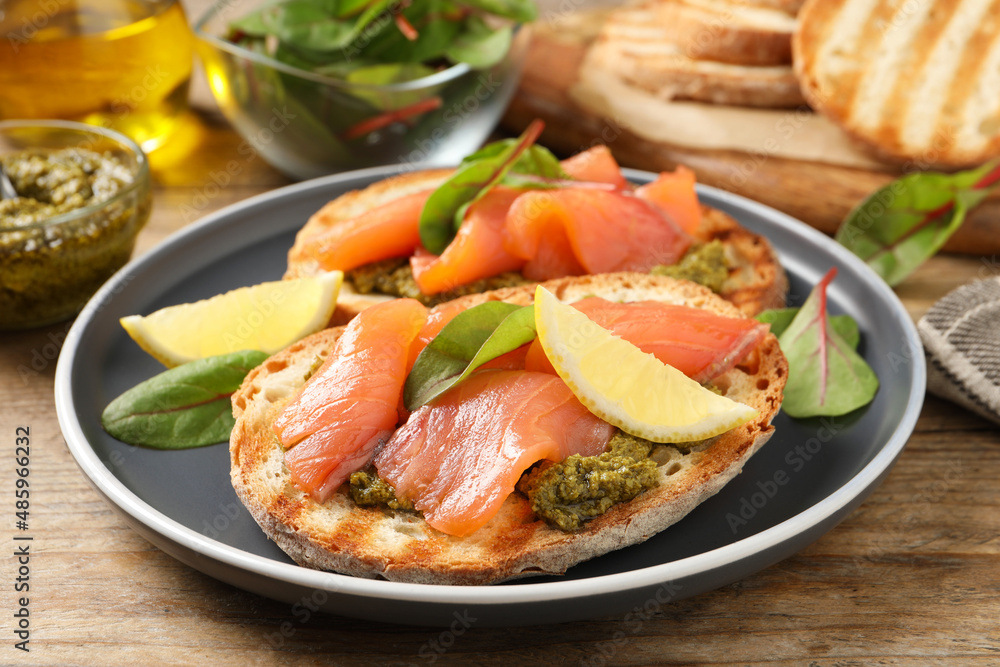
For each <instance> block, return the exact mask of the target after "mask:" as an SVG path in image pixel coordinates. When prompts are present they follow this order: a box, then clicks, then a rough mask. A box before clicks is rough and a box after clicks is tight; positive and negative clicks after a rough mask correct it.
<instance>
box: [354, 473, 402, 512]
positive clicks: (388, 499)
mask: <svg viewBox="0 0 1000 667" xmlns="http://www.w3.org/2000/svg"><path fill="white" fill-rule="evenodd" d="M350 494H351V500H353V501H354V502H355V504H357V505H360V506H361V507H376V506H380V505H381V506H383V507H388V508H389V509H393V510H406V511H411V512H412V511H413V503H412V502H410V501H409V500H407V499H406V498H397V497H396V490H395V489H394V488H392V485H391V484H389V483H388V482H386V481H385V480H384V479H382V478H381V477H379V476H378V475H377V474H376V473H375V472H374V471H372V472H365V471H361V472H356V473H353V474H351V479H350Z"/></svg>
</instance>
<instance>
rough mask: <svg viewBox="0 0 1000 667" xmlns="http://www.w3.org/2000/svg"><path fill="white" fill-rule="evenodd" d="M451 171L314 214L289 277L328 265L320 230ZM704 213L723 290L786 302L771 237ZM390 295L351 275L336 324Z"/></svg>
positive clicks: (399, 182) (755, 302) (382, 185)
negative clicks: (725, 267)
mask: <svg viewBox="0 0 1000 667" xmlns="http://www.w3.org/2000/svg"><path fill="white" fill-rule="evenodd" d="M449 174H451V172H450V171H448V170H434V171H422V172H415V173H409V174H403V175H401V176H396V177H393V178H390V179H387V180H385V181H380V182H378V183H375V184H374V185H371V186H369V187H367V188H365V189H363V190H355V191H353V192H349V193H347V194H345V195H342V196H340V197H338V198H336V199H334V200H333V201H331V202H330V203H329V204H327V205H326V206H324V207H323V208H322V209H320V210H319V211H318V212H317V213H315V214H314V215H313V216H312V217H311V218H309V220H308V221H307V222H306V224H305V226H303V227H302V229H300V230H299V232H298V234H297V235H296V237H295V244H294V245H293V246H292V248H291V250H290V251H289V253H288V270H287V271H286V272H285V278H288V279H291V278H299V277H302V276H309V275H315V274H316V273H319V272H321V271H322V270H323V269H322V267H320V266H319V264H318V263H317V262H316V260H315V259H313V258H312V257H310V255H309V253H308V252H306V251H305V247H306V245H307V244H308V243H309V238H310V237H311V236H313V235H314V234H317V233H320V232H322V231H323V230H324V229H326V228H328V227H330V226H332V225H334V224H336V223H337V222H339V221H341V220H346V219H350V218H353V217H356V216H358V215H360V214H361V213H364V212H365V211H367V210H369V209H371V208H374V207H376V206H380V205H382V204H384V203H386V202H388V201H391V200H392V199H395V198H397V197H402V196H405V195H408V194H413V193H416V192H420V191H422V190H427V189H430V188H434V187H437V186H438V185H440V184H441V183H442V182H444V180H445V179H446V178H447V177H448V176H449ZM702 213H703V215H702V224H701V227H700V228H699V229H698V232H697V234H696V235H695V236H696V238H697V240H699V241H701V242H708V241H711V240H714V239H718V240H720V241H722V242H723V244H724V245H725V247H726V259H727V262H728V263H729V266H730V267H731V268H730V275H729V278H728V279H727V280H726V281H725V283H723V285H722V290H721V291H720V294H721V295H722V296H723V297H724V298H726V299H727V300H729V301H731V302H733V303H735V304H737V305H738V306H739V308H740V309H741V310H742V311H743V312H744V313H746V314H748V315H756V314H757V313H759V312H760V311H762V310H765V309H767V308H780V307H782V306H784V304H785V294H786V293H787V291H788V278H787V277H786V275H785V271H784V269H782V268H781V264H780V263H779V262H778V258H777V255H776V254H775V253H774V250H773V249H772V248H771V245H770V244H769V243H768V242H767V240H766V239H764V238H763V237H761V236H758V235H757V234H753V233H752V232H750V231H749V230H747V229H746V228H744V227H741V226H740V224H739V223H738V222H736V220H734V219H733V218H732V217H730V216H729V215H726V214H725V213H723V212H722V211H719V210H717V209H713V208H710V207H707V206H703V207H702ZM389 298H392V297H389V296H385V295H380V294H359V293H358V292H357V291H355V290H354V289H353V286H352V285H351V283H350V281H349V280H345V281H344V287H343V288H342V289H341V293H340V296H339V298H338V299H337V309H336V311H335V312H334V315H333V318H332V319H331V320H330V324H331V325H336V324H343V323H345V322H347V321H348V320H350V319H351V318H352V317H354V316H355V315H357V314H358V313H359V312H361V311H362V310H363V309H365V308H367V307H368V306H371V305H373V304H375V303H378V302H380V301H384V300H386V299H389Z"/></svg>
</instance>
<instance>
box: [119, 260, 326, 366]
mask: <svg viewBox="0 0 1000 667" xmlns="http://www.w3.org/2000/svg"><path fill="white" fill-rule="evenodd" d="M343 277H344V276H343V273H341V272H340V271H331V272H329V273H324V274H320V275H317V276H309V277H307V278H297V279H295V280H277V281H274V282H267V283H260V284H259V285H252V286H250V287H241V288H239V289H235V290H233V291H231V292H226V293H225V294H219V295H217V296H213V297H212V298H210V299H203V300H201V301H195V302H194V303H183V304H179V305H176V306H168V307H166V308H162V309H160V310H157V311H156V312H154V313H151V314H149V315H145V316H142V315H130V316H128V317H123V318H121V320H120V322H121V325H122V326H123V327H124V328H125V331H127V332H128V335H129V336H131V337H132V339H133V340H135V342H136V343H138V344H139V347H141V348H142V349H143V350H145V351H146V352H148V353H149V354H151V355H152V356H153V357H155V358H156V359H157V360H158V361H160V362H161V363H163V364H164V365H165V366H167V367H173V366H179V365H181V364H183V363H187V362H189V361H194V360H195V359H203V358H205V357H211V356H215V355H217V354H227V353H229V352H238V351H239V350H260V351H261V352H266V353H268V354H272V353H274V352H277V351H278V350H280V349H282V348H284V347H286V346H288V345H290V344H291V343H294V342H295V341H297V340H298V339H300V338H302V337H303V336H308V335H309V334H311V333H315V332H316V331H319V330H320V329H323V328H324V327H325V326H326V323H327V322H329V320H330V316H331V315H332V314H333V309H334V308H335V307H336V305H337V294H338V293H339V292H340V284H341V282H343Z"/></svg>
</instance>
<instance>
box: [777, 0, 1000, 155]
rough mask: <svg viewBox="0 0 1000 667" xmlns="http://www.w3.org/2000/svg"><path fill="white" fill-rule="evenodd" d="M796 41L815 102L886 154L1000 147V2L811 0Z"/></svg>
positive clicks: (800, 69) (802, 75)
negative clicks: (853, 0) (851, 0)
mask: <svg viewBox="0 0 1000 667" xmlns="http://www.w3.org/2000/svg"><path fill="white" fill-rule="evenodd" d="M793 49H794V56H795V68H796V72H797V73H798V76H799V79H800V81H801V83H802V88H803V92H804V93H805V95H806V98H807V99H808V100H809V103H810V104H811V105H812V106H813V108H814V109H816V110H817V111H818V112H820V113H822V114H824V115H825V116H827V117H828V118H830V119H831V120H833V121H834V122H835V123H837V124H838V125H840V126H841V127H842V128H843V129H844V130H845V131H846V132H847V133H848V134H849V135H850V136H851V137H853V138H854V139H856V140H857V141H858V142H859V143H860V144H861V145H863V146H865V147H867V148H868V149H869V150H870V151H872V152H873V153H874V154H875V155H877V156H879V157H880V158H882V159H886V160H890V161H893V162H902V163H910V164H911V165H912V166H914V167H916V168H925V167H939V168H958V167H963V166H971V165H975V164H980V163H982V162H985V161H987V160H989V159H991V158H994V157H996V156H997V155H998V154H1000V94H998V91H1000V2H997V1H996V0H978V1H970V2H957V1H956V0H927V1H926V2H919V3H908V2H894V1H890V0H873V1H871V2H867V3H861V4H859V3H856V2H848V1H847V0H811V1H810V2H807V3H806V5H805V6H804V7H803V9H802V12H801V13H800V15H799V27H798V30H797V31H796V34H795V36H794V39H793Z"/></svg>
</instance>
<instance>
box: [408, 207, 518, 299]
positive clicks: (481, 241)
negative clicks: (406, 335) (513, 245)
mask: <svg viewBox="0 0 1000 667" xmlns="http://www.w3.org/2000/svg"><path fill="white" fill-rule="evenodd" d="M521 194H522V191H521V190H516V189H514V188H507V187H495V188H493V189H492V190H490V191H489V192H487V193H486V195H485V196H484V197H483V198H482V199H480V200H479V201H478V202H476V203H475V204H473V205H472V206H470V207H469V210H468V211H467V212H466V215H465V219H464V221H463V222H462V226H461V227H460V228H459V230H458V233H457V234H456V236H455V238H454V239H452V241H451V243H449V244H448V247H447V248H445V250H444V252H443V253H441V254H440V255H432V254H430V253H428V252H427V251H425V250H423V251H422V252H421V251H418V253H417V254H416V255H414V256H413V257H411V258H410V267H411V268H412V269H413V278H414V280H416V281H417V286H418V287H419V288H420V291H421V292H423V293H424V294H437V293H439V292H445V291H447V290H450V289H454V288H456V287H458V286H460V285H465V284H467V283H471V282H473V281H475V280H480V279H481V278H490V277H492V276H495V275H498V274H500V273H504V272H505V271H517V270H518V269H520V268H521V267H522V266H524V260H523V259H521V258H520V257H518V256H516V255H513V254H511V253H510V252H508V251H507V250H506V249H505V248H504V242H503V229H504V221H505V220H506V218H507V211H508V209H510V206H511V204H512V203H513V202H514V200H515V199H517V198H518V197H519V196H520V195H521ZM421 250H422V249H421Z"/></svg>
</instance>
